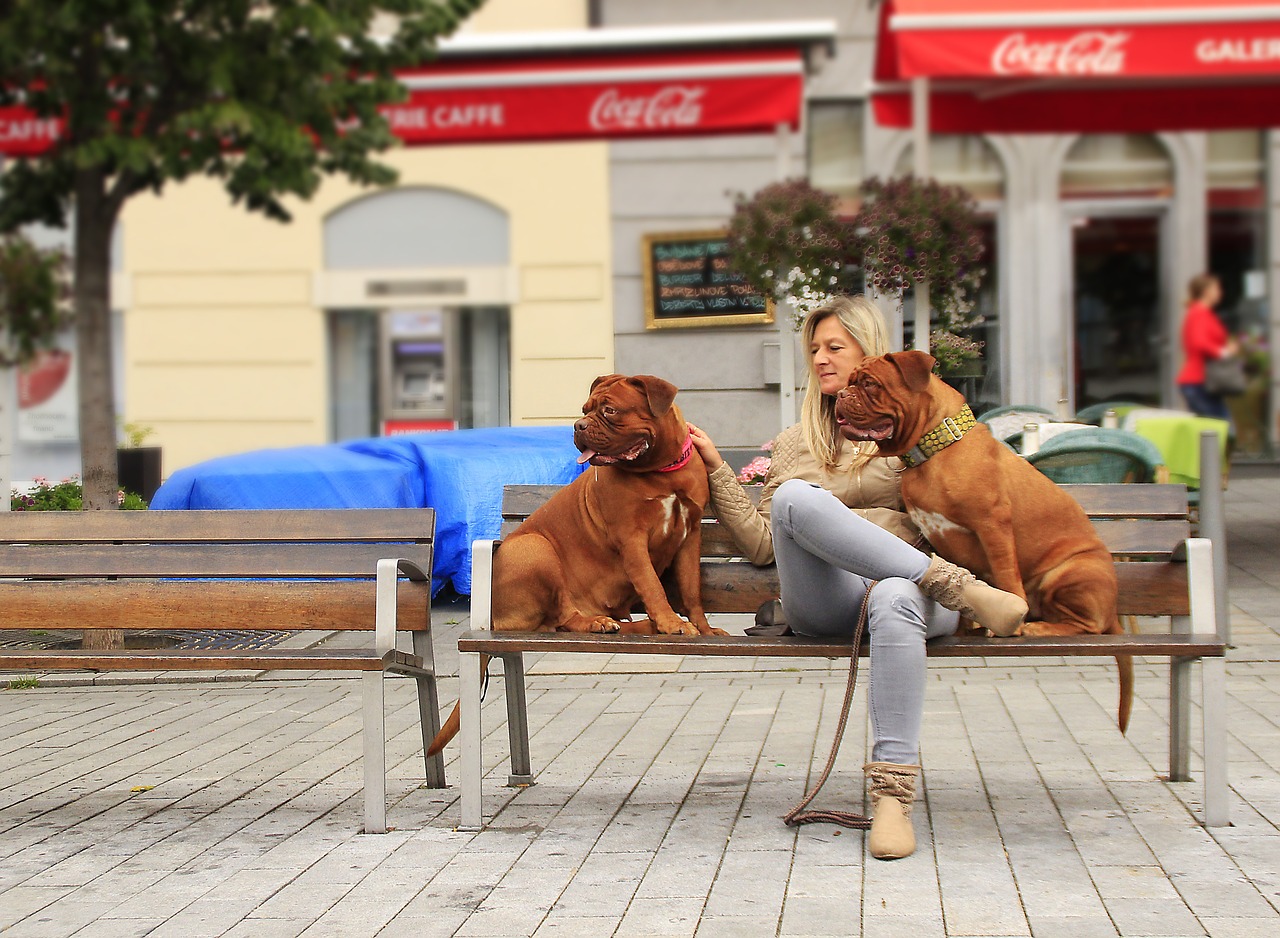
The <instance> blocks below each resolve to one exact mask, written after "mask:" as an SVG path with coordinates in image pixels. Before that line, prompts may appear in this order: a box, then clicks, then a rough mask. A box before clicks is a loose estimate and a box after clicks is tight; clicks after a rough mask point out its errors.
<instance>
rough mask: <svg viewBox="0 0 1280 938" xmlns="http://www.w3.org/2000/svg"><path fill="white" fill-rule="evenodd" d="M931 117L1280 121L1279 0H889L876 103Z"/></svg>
mask: <svg viewBox="0 0 1280 938" xmlns="http://www.w3.org/2000/svg"><path fill="white" fill-rule="evenodd" d="M915 78H927V79H929V80H930V86H931V87H930V95H931V97H930V102H931V103H930V120H929V123H930V125H931V129H933V130H936V131H942V132H957V133H962V132H976V131H985V132H1010V133H1015V132H1035V131H1119V132H1140V131H1156V130H1191V129H1204V130H1210V129H1225V128H1246V127H1267V126H1277V125H1280V3H1277V2H1275V0H885V2H884V8H883V11H882V19H881V26H880V33H879V45H878V47H877V55H876V82H877V88H876V92H875V93H874V94H873V107H874V110H875V116H876V119H877V121H878V122H879V123H881V124H883V125H886V126H897V127H906V126H910V125H911V118H912V116H911V104H910V94H909V92H908V90H907V87H906V83H907V82H909V81H910V80H911V79H915Z"/></svg>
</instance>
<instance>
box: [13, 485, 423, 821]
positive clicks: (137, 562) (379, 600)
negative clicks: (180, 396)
mask: <svg viewBox="0 0 1280 938" xmlns="http://www.w3.org/2000/svg"><path fill="white" fill-rule="evenodd" d="M434 534H435V513H434V512H433V511H432V510H431V509H409V508H393V509H358V510H356V509H351V510H281V511H274V510H272V511H102V512H12V513H9V514H7V515H5V516H4V518H3V521H0V578H3V579H0V621H3V622H4V623H5V627H6V628H10V629H42V630H47V629H120V628H125V629H156V628H163V629H192V630H210V629H212V630H219V631H222V630H236V629H289V630H293V629H325V630H342V631H359V632H367V633H369V637H370V641H369V642H368V643H367V644H365V645H364V646H363V647H359V648H326V647H317V648H306V649H292V648H252V649H225V650H223V649H198V648H191V649H188V648H181V647H179V648H163V649H154V648H148V649H142V648H114V649H111V650H103V651H99V650H90V649H39V648H35V649H29V648H21V649H12V648H10V649H0V670H21V671H36V672H46V671H59V670H71V669H90V670H99V671H215V670H224V669H251V670H262V671H281V670H290V671H349V672H351V673H353V674H356V673H359V674H362V675H363V688H362V689H363V698H364V700H363V712H364V731H363V737H364V750H363V751H364V829H365V831H366V832H369V833H384V832H385V831H386V829H387V820H386V754H385V742H386V729H385V719H384V708H385V687H384V680H385V678H386V676H387V675H388V674H389V673H393V672H394V673H400V674H406V675H410V676H412V677H414V678H415V679H416V680H417V691H418V707H419V717H420V721H421V724H422V738H423V747H424V751H425V747H426V745H427V743H429V742H430V740H431V739H432V738H433V737H434V736H435V734H436V733H437V732H438V730H439V704H438V701H437V691H436V675H435V664H434V658H433V655H432V648H431V631H430V629H431V615H430V613H431V558H432V540H433V537H434ZM404 633H408V634H409V635H411V636H412V639H411V642H412V648H413V651H412V652H407V651H402V650H398V649H397V647H396V646H397V642H396V639H397V637H398V636H399V635H401V634H404ZM425 771H426V779H427V784H428V785H429V786H432V787H436V788H442V787H444V784H445V780H444V762H443V759H442V758H441V757H440V756H436V757H433V758H428V759H427V760H426V763H425Z"/></svg>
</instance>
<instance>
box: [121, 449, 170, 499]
mask: <svg viewBox="0 0 1280 938" xmlns="http://www.w3.org/2000/svg"><path fill="white" fill-rule="evenodd" d="M116 473H117V474H118V475H119V476H120V488H122V489H124V490H125V491H126V492H136V493H137V494H138V495H141V496H142V500H143V501H145V502H147V503H148V504H149V503H150V502H151V496H153V495H155V494H156V489H158V488H160V447H159V446H137V447H133V448H132V449H118V450H116Z"/></svg>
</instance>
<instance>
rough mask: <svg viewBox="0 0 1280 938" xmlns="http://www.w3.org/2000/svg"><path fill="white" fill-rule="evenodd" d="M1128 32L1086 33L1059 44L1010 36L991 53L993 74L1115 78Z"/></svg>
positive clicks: (1120, 64) (1119, 71)
mask: <svg viewBox="0 0 1280 938" xmlns="http://www.w3.org/2000/svg"><path fill="white" fill-rule="evenodd" d="M1128 41H1129V33H1120V32H1116V33H1109V32H1103V31H1102V30H1089V31H1087V32H1082V33H1077V34H1076V35H1074V36H1072V37H1071V38H1070V39H1066V40H1063V41H1060V42H1033V41H1031V40H1029V39H1027V36H1026V34H1025V33H1013V34H1011V35H1010V36H1008V37H1007V38H1005V39H1004V41H1003V42H1001V43H1000V45H998V46H996V49H995V52H993V53H992V54H991V70H992V71H993V72H995V73H996V74H997V75H1119V74H1121V73H1122V72H1123V71H1124V45H1125V43H1126V42H1128Z"/></svg>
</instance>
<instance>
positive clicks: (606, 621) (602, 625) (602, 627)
mask: <svg viewBox="0 0 1280 938" xmlns="http://www.w3.org/2000/svg"><path fill="white" fill-rule="evenodd" d="M621 628H622V623H621V622H619V621H618V620H617V619H610V618H609V617H608V616H594V617H593V618H592V619H591V631H592V632H617V631H619V630H621Z"/></svg>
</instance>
